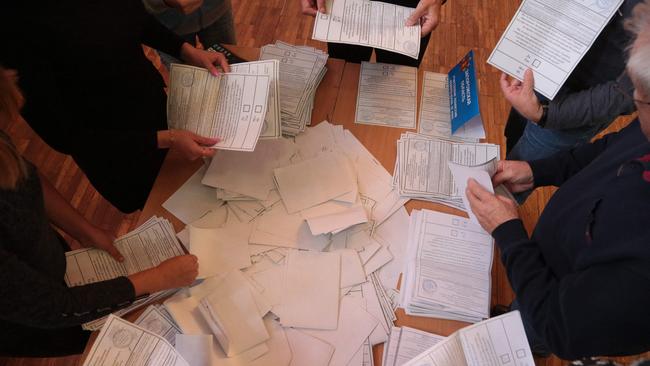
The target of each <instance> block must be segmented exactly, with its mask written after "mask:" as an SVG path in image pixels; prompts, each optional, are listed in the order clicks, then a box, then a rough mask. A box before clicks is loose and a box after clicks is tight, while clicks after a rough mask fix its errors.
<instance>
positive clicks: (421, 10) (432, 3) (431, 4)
mask: <svg viewBox="0 0 650 366" xmlns="http://www.w3.org/2000/svg"><path fill="white" fill-rule="evenodd" d="M441 8H442V0H420V2H419V3H418V6H417V7H416V8H415V11H413V13H412V14H411V16H410V17H409V18H408V19H407V20H406V25H407V26H414V25H416V24H418V23H420V25H421V26H422V37H424V36H426V35H427V34H429V33H431V32H433V30H434V29H436V27H437V26H438V24H439V23H440V12H441Z"/></svg>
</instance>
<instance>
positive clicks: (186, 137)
mask: <svg viewBox="0 0 650 366" xmlns="http://www.w3.org/2000/svg"><path fill="white" fill-rule="evenodd" d="M219 141H220V140H219V139H218V138H211V137H203V136H199V135H197V134H195V133H193V132H190V131H185V130H165V131H158V147H159V148H161V149H167V148H169V149H173V150H177V151H179V152H180V153H181V154H183V156H184V157H185V158H186V159H187V160H189V161H194V160H196V159H198V158H210V157H212V156H214V154H215V150H214V149H212V148H210V146H213V145H214V144H216V143H218V142H219Z"/></svg>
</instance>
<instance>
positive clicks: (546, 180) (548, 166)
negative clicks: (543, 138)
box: [528, 158, 557, 187]
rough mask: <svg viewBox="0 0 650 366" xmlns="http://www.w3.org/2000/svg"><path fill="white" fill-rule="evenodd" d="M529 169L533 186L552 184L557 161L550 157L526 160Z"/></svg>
mask: <svg viewBox="0 0 650 366" xmlns="http://www.w3.org/2000/svg"><path fill="white" fill-rule="evenodd" d="M528 165H530V169H531V170H532V171H533V182H535V187H544V186H549V185H552V184H553V183H552V182H553V179H554V178H555V174H554V173H555V171H556V169H557V162H556V161H555V159H552V158H545V159H539V160H531V161H528Z"/></svg>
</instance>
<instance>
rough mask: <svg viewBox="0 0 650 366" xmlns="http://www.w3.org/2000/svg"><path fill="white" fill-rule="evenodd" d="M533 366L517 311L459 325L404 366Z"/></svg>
mask: <svg viewBox="0 0 650 366" xmlns="http://www.w3.org/2000/svg"><path fill="white" fill-rule="evenodd" d="M440 365H445V366H446V365H449V366H451V365H454V366H484V365H520V366H535V360H534V359H533V355H532V352H531V350H530V346H529V345H528V340H527V339H526V332H525V331H524V324H523V323H522V321H521V315H520V314H519V311H511V312H509V313H506V314H503V315H501V316H497V317H494V318H490V319H488V320H485V321H482V322H480V323H478V324H474V325H471V326H469V327H466V328H462V329H460V330H458V331H457V332H454V333H453V334H452V335H450V336H449V337H447V338H446V339H444V340H442V341H440V342H438V343H436V344H435V345H434V346H433V347H431V348H429V349H428V350H426V351H424V352H422V353H421V354H420V355H418V356H416V357H415V358H413V359H412V360H410V361H409V362H407V363H405V364H404V366H440Z"/></svg>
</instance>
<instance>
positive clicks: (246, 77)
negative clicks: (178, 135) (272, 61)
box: [167, 64, 271, 151]
mask: <svg viewBox="0 0 650 366" xmlns="http://www.w3.org/2000/svg"><path fill="white" fill-rule="evenodd" d="M169 79H170V82H169V97H168V98H167V119H168V124H169V126H170V127H172V128H177V129H182V130H188V131H191V132H194V133H196V134H198V135H201V136H206V137H218V138H219V139H220V141H219V142H218V143H217V144H215V145H214V146H212V148H215V149H225V150H240V151H253V150H255V145H256V144H257V140H258V139H259V137H260V133H261V131H262V128H263V127H264V118H265V117H266V109H267V106H268V98H269V87H270V84H271V78H270V77H269V76H267V75H253V74H222V75H219V76H213V75H211V74H210V73H209V72H208V70H206V69H202V68H199V67H194V66H187V65H180V64H172V65H171V68H170V72H169Z"/></svg>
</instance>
